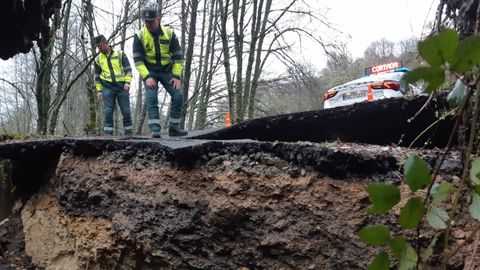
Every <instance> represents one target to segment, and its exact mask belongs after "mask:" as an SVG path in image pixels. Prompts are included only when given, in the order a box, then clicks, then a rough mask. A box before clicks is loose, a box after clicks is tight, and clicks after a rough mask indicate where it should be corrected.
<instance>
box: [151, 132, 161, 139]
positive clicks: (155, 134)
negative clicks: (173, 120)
mask: <svg viewBox="0 0 480 270" xmlns="http://www.w3.org/2000/svg"><path fill="white" fill-rule="evenodd" d="M150 136H152V138H157V139H159V138H161V137H162V136H160V132H152V134H150Z"/></svg>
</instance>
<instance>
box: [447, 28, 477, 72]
mask: <svg viewBox="0 0 480 270" xmlns="http://www.w3.org/2000/svg"><path fill="white" fill-rule="evenodd" d="M455 58H456V61H455V62H454V63H453V64H452V65H451V69H452V70H453V71H456V72H459V73H463V72H465V71H468V70H469V69H471V68H472V67H474V66H475V65H477V64H479V63H480V36H472V37H467V38H465V39H464V40H462V42H460V44H459V45H458V47H457V50H456V52H455Z"/></svg>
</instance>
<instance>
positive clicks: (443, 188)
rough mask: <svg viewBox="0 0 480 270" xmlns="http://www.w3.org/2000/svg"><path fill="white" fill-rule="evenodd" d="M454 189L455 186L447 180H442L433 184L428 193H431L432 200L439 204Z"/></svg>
mask: <svg viewBox="0 0 480 270" xmlns="http://www.w3.org/2000/svg"><path fill="white" fill-rule="evenodd" d="M454 190H455V188H454V187H453V186H452V184H450V183H448V182H442V183H441V184H440V185H437V184H435V185H434V186H433V187H432V190H430V193H431V194H432V197H433V202H434V203H437V204H439V203H441V202H443V201H444V200H445V199H446V198H447V197H448V195H449V194H450V193H451V192H453V191H454Z"/></svg>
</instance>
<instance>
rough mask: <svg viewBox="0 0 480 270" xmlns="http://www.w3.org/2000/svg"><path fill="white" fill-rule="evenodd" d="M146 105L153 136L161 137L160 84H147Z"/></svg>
mask: <svg viewBox="0 0 480 270" xmlns="http://www.w3.org/2000/svg"><path fill="white" fill-rule="evenodd" d="M145 105H146V107H147V114H148V128H149V129H150V134H151V135H152V137H155V138H159V137H160V113H159V111H158V86H156V87H154V88H148V87H147V86H145Z"/></svg>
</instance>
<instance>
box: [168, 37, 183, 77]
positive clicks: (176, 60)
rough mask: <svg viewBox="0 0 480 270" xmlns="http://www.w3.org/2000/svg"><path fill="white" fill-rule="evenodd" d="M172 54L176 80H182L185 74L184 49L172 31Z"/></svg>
mask: <svg viewBox="0 0 480 270" xmlns="http://www.w3.org/2000/svg"><path fill="white" fill-rule="evenodd" d="M170 52H171V53H172V61H173V66H172V74H173V76H174V77H175V78H177V79H180V78H181V77H182V73H183V53H182V47H180V43H179V42H178V39H177V36H176V35H175V33H174V32H173V31H172V40H171V42H170Z"/></svg>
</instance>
